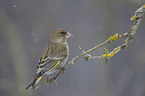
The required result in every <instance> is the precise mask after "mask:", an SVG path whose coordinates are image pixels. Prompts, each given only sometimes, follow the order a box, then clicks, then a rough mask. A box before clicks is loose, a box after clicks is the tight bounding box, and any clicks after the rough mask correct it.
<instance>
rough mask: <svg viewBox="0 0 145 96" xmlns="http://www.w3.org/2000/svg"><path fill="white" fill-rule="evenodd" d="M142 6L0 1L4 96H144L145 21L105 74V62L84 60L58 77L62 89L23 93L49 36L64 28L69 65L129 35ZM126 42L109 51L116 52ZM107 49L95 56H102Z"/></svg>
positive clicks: (0, 90) (123, 0)
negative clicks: (67, 36) (111, 38)
mask: <svg viewBox="0 0 145 96" xmlns="http://www.w3.org/2000/svg"><path fill="white" fill-rule="evenodd" d="M144 3H145V1H144V0H0V66H1V67H0V76H1V77H0V96H145V43H144V41H145V16H144V17H143V20H142V22H141V24H140V26H139V29H138V31H137V34H136V37H135V40H134V41H133V42H132V43H131V44H130V45H129V46H128V47H127V48H125V49H124V50H122V51H120V52H119V53H118V54H116V55H115V56H114V57H113V58H111V59H110V60H109V62H108V65H107V68H106V69H105V68H104V63H105V61H104V59H91V60H89V61H88V62H86V61H85V60H84V59H83V58H80V59H79V60H77V61H76V62H75V65H74V66H69V67H68V68H67V69H66V71H65V73H64V74H61V75H60V76H59V77H58V85H57V86H55V85H54V86H51V85H50V84H46V85H44V86H42V87H40V88H39V89H38V90H35V91H34V90H32V89H30V90H25V87H26V86H27V84H28V83H29V82H30V81H31V80H32V78H33V75H34V72H35V71H36V66H37V64H38V59H39V57H40V54H41V52H42V50H43V48H44V46H45V44H46V42H47V38H48V36H49V33H50V32H52V31H53V30H55V29H57V28H64V29H66V30H68V31H69V32H70V33H72V34H73V38H70V39H69V40H68V43H69V45H70V56H69V60H71V58H73V57H74V56H76V55H78V54H80V53H81V51H80V50H79V48H78V46H81V47H82V48H83V49H84V50H87V49H89V48H92V47H94V46H96V45H97V44H100V43H102V42H104V41H105V40H106V39H108V38H109V36H111V35H114V34H115V33H118V34H122V33H124V32H128V30H129V29H130V26H131V25H132V23H133V22H131V21H130V17H131V16H133V14H134V12H135V11H136V9H137V8H139V7H140V6H142V5H143V4H144ZM121 43H123V39H121V40H118V41H115V42H112V43H111V44H109V45H107V46H105V47H106V48H108V49H110V50H112V48H114V47H117V46H118V45H119V44H121ZM102 49H103V47H102V48H100V49H98V50H96V51H94V52H92V55H101V54H102V53H103V50H102Z"/></svg>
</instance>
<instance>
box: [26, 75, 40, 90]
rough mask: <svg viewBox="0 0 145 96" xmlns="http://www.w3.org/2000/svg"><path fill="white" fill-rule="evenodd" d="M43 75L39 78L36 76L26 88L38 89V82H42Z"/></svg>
mask: <svg viewBox="0 0 145 96" xmlns="http://www.w3.org/2000/svg"><path fill="white" fill-rule="evenodd" d="M41 78H42V76H40V77H39V78H35V77H34V79H33V80H32V81H31V82H30V84H29V85H28V86H27V87H26V88H25V89H29V88H30V87H31V88H32V89H36V88H37V85H38V83H39V82H40V80H41Z"/></svg>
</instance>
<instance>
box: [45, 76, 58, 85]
mask: <svg viewBox="0 0 145 96" xmlns="http://www.w3.org/2000/svg"><path fill="white" fill-rule="evenodd" d="M46 81H47V83H48V82H49V83H50V84H52V82H55V85H57V79H56V77H48V76H47V80H46Z"/></svg>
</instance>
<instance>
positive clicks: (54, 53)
mask: <svg viewBox="0 0 145 96" xmlns="http://www.w3.org/2000/svg"><path fill="white" fill-rule="evenodd" d="M69 37H72V34H71V33H69V32H67V31H66V30H64V29H57V30H55V31H53V32H52V33H51V34H50V35H49V37H48V42H47V45H46V47H45V48H44V50H43V52H42V54H41V57H40V59H39V63H38V66H37V70H36V73H35V75H34V78H33V80H32V81H31V82H30V84H29V85H28V86H27V87H26V89H29V88H32V89H36V88H37V85H38V84H39V82H40V80H41V78H42V76H43V75H44V74H46V75H47V76H49V75H50V74H52V73H55V72H56V71H57V70H58V69H59V68H61V67H63V66H64V65H65V63H66V61H67V59H68V56H69V45H68V43H67V39H68V38H69Z"/></svg>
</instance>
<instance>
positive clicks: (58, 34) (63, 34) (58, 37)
mask: <svg viewBox="0 0 145 96" xmlns="http://www.w3.org/2000/svg"><path fill="white" fill-rule="evenodd" d="M72 36H73V35H72V34H71V33H69V32H67V31H66V30H64V29H57V30H54V31H53V32H52V33H51V34H50V36H49V39H50V40H51V41H54V42H57V43H64V42H66V40H67V38H69V37H72Z"/></svg>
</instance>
